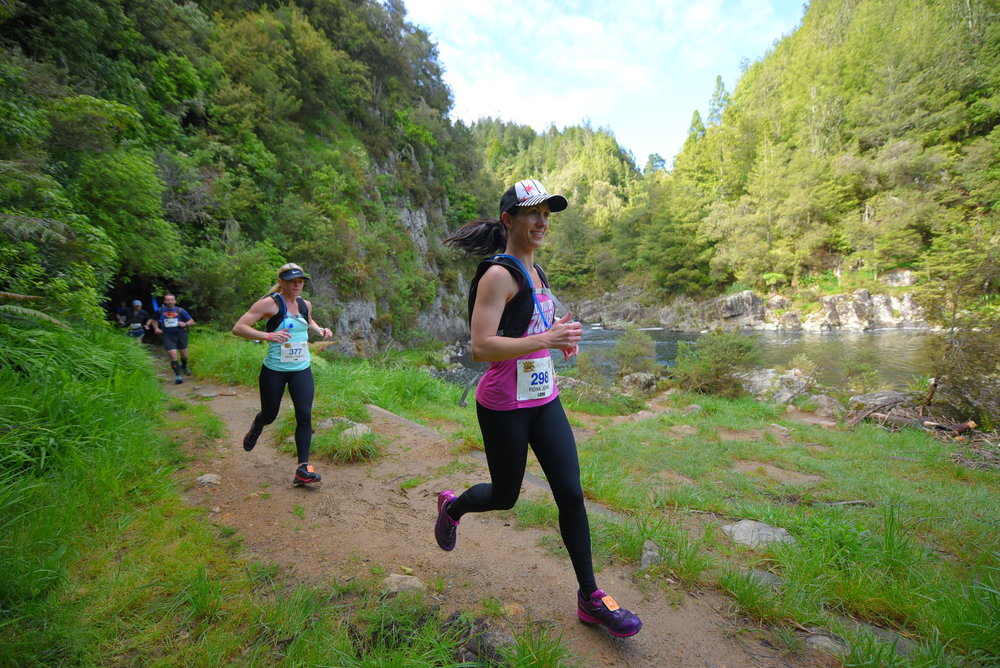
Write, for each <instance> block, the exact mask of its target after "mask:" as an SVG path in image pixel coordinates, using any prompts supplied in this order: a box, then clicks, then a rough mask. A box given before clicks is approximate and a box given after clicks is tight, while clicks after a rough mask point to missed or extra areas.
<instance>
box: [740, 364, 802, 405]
mask: <svg viewBox="0 0 1000 668" xmlns="http://www.w3.org/2000/svg"><path fill="white" fill-rule="evenodd" d="M737 377H738V378H740V380H741V382H742V384H743V389H745V390H746V391H747V394H751V395H753V396H754V398H756V399H757V400H759V401H771V402H774V403H776V404H787V403H788V402H789V401H791V400H792V399H794V398H795V397H797V396H799V395H800V394H802V393H803V392H804V391H805V390H806V389H808V388H809V386H810V385H812V382H813V381H812V377H811V376H809V375H807V374H805V373H803V372H802V371H801V370H799V369H789V370H788V371H784V372H779V371H778V370H777V369H753V370H752V371H747V372H744V373H741V374H737Z"/></svg>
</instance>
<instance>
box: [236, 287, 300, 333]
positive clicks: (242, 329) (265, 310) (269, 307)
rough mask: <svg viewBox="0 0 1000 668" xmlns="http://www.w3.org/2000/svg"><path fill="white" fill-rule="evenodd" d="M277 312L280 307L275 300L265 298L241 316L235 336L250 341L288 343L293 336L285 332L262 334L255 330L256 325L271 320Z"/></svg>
mask: <svg viewBox="0 0 1000 668" xmlns="http://www.w3.org/2000/svg"><path fill="white" fill-rule="evenodd" d="M277 312H278V306H277V304H275V303H274V300H273V299H271V298H270V297H264V298H263V299H260V300H258V301H257V302H256V303H255V304H254V305H253V306H251V307H250V310H249V311H247V312H246V313H244V314H243V315H242V316H240V319H239V320H237V321H236V324H235V325H233V334H235V335H236V336H238V337H240V338H241V339H249V340H251V341H275V342H278V343H282V342H284V341H287V340H288V339H289V338H290V337H291V334H289V333H288V332H286V331H284V330H279V331H277V332H262V331H260V330H259V329H255V328H254V325H256V324H257V323H258V322H260V321H261V320H267V319H269V318H270V317H271V316H273V315H274V314H275V313H277Z"/></svg>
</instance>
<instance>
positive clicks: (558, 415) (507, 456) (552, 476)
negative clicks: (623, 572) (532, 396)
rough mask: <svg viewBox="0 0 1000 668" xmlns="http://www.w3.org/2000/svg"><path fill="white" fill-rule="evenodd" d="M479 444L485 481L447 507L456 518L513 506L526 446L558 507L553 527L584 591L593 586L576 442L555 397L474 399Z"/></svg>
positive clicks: (526, 451) (587, 527)
mask: <svg viewBox="0 0 1000 668" xmlns="http://www.w3.org/2000/svg"><path fill="white" fill-rule="evenodd" d="M476 410H477V414H478V416H479V427H480V429H481V430H482V432H483V446H484V447H485V450H486V461H487V463H488V464H489V468H490V480H491V482H489V483H479V484H478V485H473V486H472V487H470V488H469V489H467V490H466V491H465V492H464V493H463V494H462V495H461V496H459V497H458V498H457V499H455V500H454V501H453V502H452V503H451V505H450V506H448V514H449V515H451V516H452V517H453V518H454V519H460V518H461V516H462V515H464V514H465V513H479V512H483V511H486V510H506V509H508V508H513V507H514V503H515V502H516V501H517V497H518V495H519V494H520V492H521V482H522V480H523V479H524V468H525V466H526V464H527V461H528V446H529V444H530V445H531V449H532V451H533V452H534V453H535V458H536V459H538V463H539V464H540V465H541V467H542V471H544V472H545V477H546V478H547V479H548V482H549V487H551V488H552V496H553V498H555V502H556V505H557V506H558V507H559V531H560V533H561V534H562V539H563V543H565V545H566V550H567V551H568V552H569V558H570V561H572V562H573V570H574V571H575V572H576V579H577V581H578V582H579V584H580V589H581V591H583V592H584V594H585V595H586V594H589V593H590V592H592V591H594V590H595V589H597V584H596V583H595V581H594V564H593V562H592V560H591V554H590V524H589V523H588V521H587V509H586V507H585V506H584V505H583V487H582V486H581V485H580V460H579V458H578V457H577V453H576V441H575V440H574V438H573V431H572V429H570V426H569V421H568V420H567V419H566V413H565V411H563V407H562V404H561V403H560V402H559V398H558V397H556V399H554V400H553V401H550V402H549V403H547V404H545V405H544V406H535V407H533V408H518V409H516V410H512V411H494V410H491V409H489V408H486V407H484V406H482V405H481V404H478V403H477V404H476Z"/></svg>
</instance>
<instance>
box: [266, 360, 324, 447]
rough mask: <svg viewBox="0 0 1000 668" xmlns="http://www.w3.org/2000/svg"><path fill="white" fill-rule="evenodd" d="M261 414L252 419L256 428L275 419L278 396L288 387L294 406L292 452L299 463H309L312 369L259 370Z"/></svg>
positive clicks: (279, 398)
mask: <svg viewBox="0 0 1000 668" xmlns="http://www.w3.org/2000/svg"><path fill="white" fill-rule="evenodd" d="M258 383H259V385H260V412H259V413H257V417H255V418H254V419H253V424H254V426H255V427H258V428H263V427H264V425H268V424H271V423H272V422H274V421H275V419H277V417H278V409H279V408H280V407H281V396H282V395H283V394H284V393H285V385H287V386H288V394H289V396H291V398H292V405H293V406H294V407H295V449H296V450H297V451H298V456H299V463H300V464H301V463H302V462H307V461H309V446H310V445H311V444H312V405H313V394H314V392H315V388H314V386H313V373H312V368H308V369H303V370H302V371H275V370H274V369H268V368H267V367H266V366H261V367H260V377H259V378H258Z"/></svg>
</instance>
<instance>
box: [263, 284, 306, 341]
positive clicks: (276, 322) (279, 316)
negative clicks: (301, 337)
mask: <svg viewBox="0 0 1000 668" xmlns="http://www.w3.org/2000/svg"><path fill="white" fill-rule="evenodd" d="M271 299H273V300H274V303H275V304H277V305H278V312H277V313H275V314H274V315H272V316H271V319H270V320H268V321H267V322H266V323H264V331H265V332H273V331H274V330H276V329H278V328H279V327H281V323H282V322H283V321H284V319H285V316H286V315H288V309H287V308H285V298H284V297H282V296H281V295H279V294H278V293H277V292H274V293H272V294H271ZM295 301H296V303H298V305H299V315H301V316H302V317H303V318H304V319H305V321H306V322H307V323H308V322H309V305H308V304H306V300H305V299H303V298H302V297H296V298H295Z"/></svg>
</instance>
